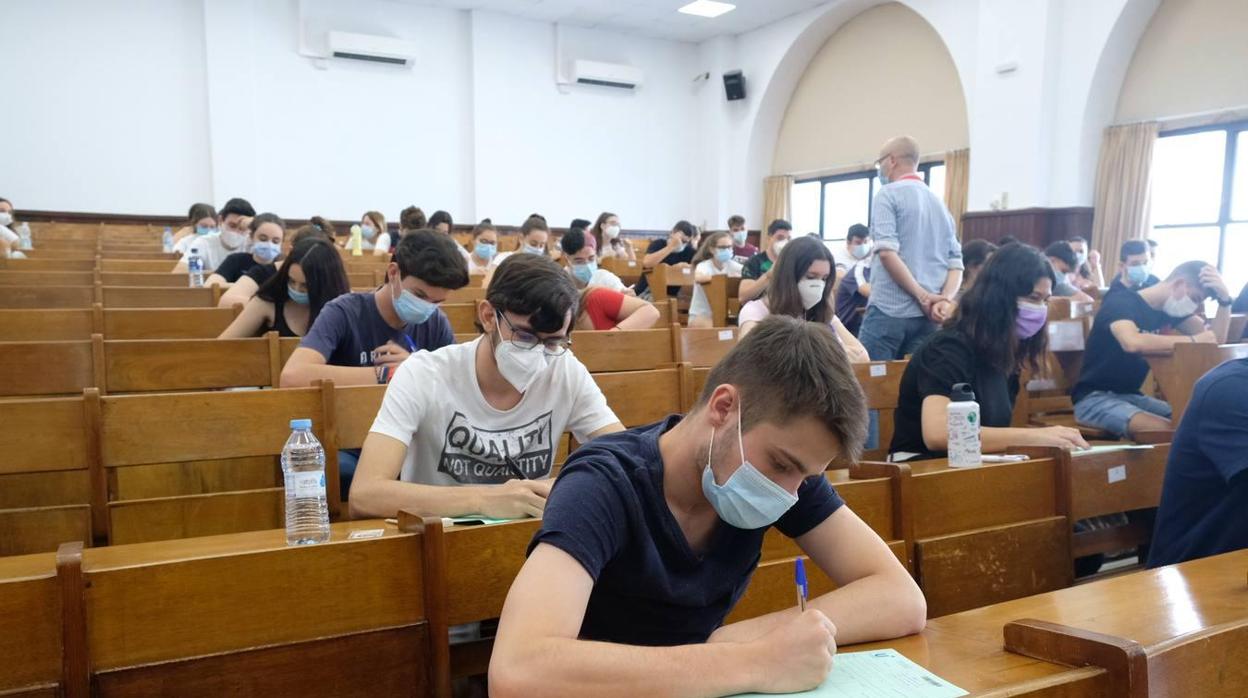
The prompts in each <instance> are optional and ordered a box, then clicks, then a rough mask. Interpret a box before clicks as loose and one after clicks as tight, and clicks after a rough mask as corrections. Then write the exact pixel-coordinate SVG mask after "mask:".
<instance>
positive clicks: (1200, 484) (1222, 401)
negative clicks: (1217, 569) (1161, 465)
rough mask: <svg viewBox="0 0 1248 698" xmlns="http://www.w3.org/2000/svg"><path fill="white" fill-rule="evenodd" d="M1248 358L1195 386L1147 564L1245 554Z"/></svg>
mask: <svg viewBox="0 0 1248 698" xmlns="http://www.w3.org/2000/svg"><path fill="white" fill-rule="evenodd" d="M1244 395H1248V359H1235V360H1233V361H1228V362H1226V363H1224V364H1222V365H1221V366H1218V367H1217V368H1215V369H1213V370H1212V371H1210V372H1209V373H1206V374H1205V376H1204V377H1203V378H1201V379H1200V380H1198V381H1196V386H1195V387H1194V388H1193V389H1192V399H1191V402H1189V403H1188V404H1187V411H1186V412H1184V413H1183V420H1182V421H1181V422H1180V423H1179V429H1178V431H1176V432H1175V434H1174V443H1172V444H1171V445H1170V458H1169V459H1168V460H1167V462H1166V478H1165V481H1164V483H1163V484H1162V488H1161V508H1159V509H1158V510H1157V523H1156V526H1155V528H1154V530H1153V543H1152V547H1151V549H1150V551H1149V555H1148V566H1149V567H1158V566H1160V565H1170V564H1173V563H1176V562H1183V561H1184V560H1193V559H1196V558H1200V557H1206V556H1209V555H1217V554H1218V553H1225V552H1230V551H1232V550H1239V549H1241V548H1248V399H1245V398H1244Z"/></svg>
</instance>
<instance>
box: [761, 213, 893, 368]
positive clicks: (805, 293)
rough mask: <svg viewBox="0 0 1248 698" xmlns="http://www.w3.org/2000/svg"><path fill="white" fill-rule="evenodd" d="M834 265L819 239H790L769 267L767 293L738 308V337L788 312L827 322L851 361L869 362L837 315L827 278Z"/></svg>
mask: <svg viewBox="0 0 1248 698" xmlns="http://www.w3.org/2000/svg"><path fill="white" fill-rule="evenodd" d="M835 268H836V260H835V259H834V258H833V257H832V253H831V252H829V251H828V248H827V247H826V246H824V244H823V242H822V241H820V240H819V239H817V238H813V237H810V236H809V235H807V236H804V237H800V238H795V239H793V240H792V241H790V242H789V243H788V244H787V245H786V246H785V247H784V251H783V252H782V253H781V254H780V258H779V259H778V260H777V261H776V265H775V267H774V268H772V269H771V283H770V284H768V286H767V291H766V294H765V295H764V296H763V297H762V298H759V299H758V300H753V301H750V302H749V303H746V304H745V305H744V306H742V307H741V313H740V314H739V315H738V316H737V323H738V324H739V325H740V326H741V336H742V337H744V336H745V335H747V334H749V332H750V330H752V329H754V326H755V325H757V324H758V323H759V322H760V321H761V320H763V319H764V318H766V317H767V316H769V315H788V316H789V317H795V318H799V319H802V320H806V321H808V322H818V323H821V324H824V325H828V326H829V327H831V328H832V330H833V331H835V332H836V336H837V338H839V339H840V340H841V346H843V347H845V355H846V356H848V357H849V360H850V361H852V362H859V361H869V359H868V358H867V350H866V349H865V348H863V346H862V343H861V342H859V341H858V338H857V337H855V336H854V335H853V333H852V332H850V331H849V330H848V329H846V328H845V325H844V324H843V323H841V321H840V319H839V318H837V317H836V308H835V305H834V302H833V300H832V283H831V281H830V279H831V278H832V275H833V273H834V272H833V270H834V269H835Z"/></svg>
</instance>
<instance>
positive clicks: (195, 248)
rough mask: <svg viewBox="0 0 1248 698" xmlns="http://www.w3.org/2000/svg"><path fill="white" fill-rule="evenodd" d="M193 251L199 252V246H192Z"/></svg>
mask: <svg viewBox="0 0 1248 698" xmlns="http://www.w3.org/2000/svg"><path fill="white" fill-rule="evenodd" d="M191 252H199V248H198V247H192V248H191Z"/></svg>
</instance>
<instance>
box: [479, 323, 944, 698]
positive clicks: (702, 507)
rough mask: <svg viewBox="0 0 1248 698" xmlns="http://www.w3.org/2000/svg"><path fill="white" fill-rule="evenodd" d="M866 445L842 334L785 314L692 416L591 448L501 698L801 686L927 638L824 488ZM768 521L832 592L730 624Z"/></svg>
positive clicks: (537, 557) (886, 570)
mask: <svg viewBox="0 0 1248 698" xmlns="http://www.w3.org/2000/svg"><path fill="white" fill-rule="evenodd" d="M866 433H867V414H866V400H865V398H864V396H863V393H862V389H861V388H860V387H859V385H858V382H857V380H856V379H855V378H854V373H853V371H852V370H851V368H850V364H849V361H848V360H847V359H846V357H845V351H844V350H843V349H842V348H841V345H840V343H839V342H837V341H836V337H835V335H833V334H832V331H831V330H830V329H829V328H828V327H827V326H826V325H823V324H815V323H809V322H803V321H801V320H797V319H795V318H791V317H781V316H776V317H771V318H768V319H767V320H764V321H762V322H760V323H759V324H758V326H757V327H756V328H755V329H754V331H753V332H751V333H750V334H749V335H748V336H747V337H745V338H744V339H742V340H741V341H740V342H739V343H738V344H737V345H736V347H734V348H733V349H732V350H731V351H730V352H729V353H728V354H727V356H725V357H724V358H723V360H721V361H720V362H719V364H717V365H716V366H715V368H714V369H712V370H711V373H710V376H709V377H708V379H707V383H706V387H705V388H704V389H703V391H702V395H701V397H700V398H699V400H698V403H697V405H696V406H695V407H694V408H693V411H692V412H690V413H689V414H688V415H686V416H684V417H681V416H679V415H673V416H671V417H668V418H667V419H664V420H663V421H661V422H658V423H655V424H651V425H649V426H645V427H640V428H637V429H632V430H628V431H625V432H622V433H619V434H612V435H608V436H603V437H600V438H598V439H596V440H595V441H593V442H591V443H588V444H586V445H584V446H582V447H581V448H580V449H578V450H577V451H576V452H575V453H573V454H572V455H571V456H570V457H569V459H568V462H567V464H566V465H564V467H563V470H562V471H561V472H560V474H559V478H558V480H557V481H556V483H555V486H554V488H553V490H552V491H551V494H550V499H549V501H548V503H547V505H546V510H545V513H544V515H543V520H542V528H541V530H540V531H539V532H538V533H537V535H536V536H535V537H534V539H533V541H532V542H531V543H530V552H529V558H528V560H527V561H526V562H525V565H524V567H523V569H521V571H520V574H519V575H518V576H517V577H516V580H515V582H514V583H513V585H512V587H511V591H510V592H509V593H508V595H507V601H506V604H505V605H504V607H503V614H502V619H501V621H500V625H499V631H498V637H497V640H496V642H495V645H494V653H493V657H492V659H491V663H490V691H491V695H494V696H503V697H507V696H533V695H558V696H570V695H582V694H592V695H594V696H630V697H631V696H653V695H665V696H710V695H728V694H733V693H740V692H747V691H760V692H767V693H775V692H791V691H798V690H806V689H809V688H812V687H814V686H816V685H818V684H819V683H820V682H822V681H823V679H824V678H825V676H826V675H827V673H828V671H829V670H830V669H831V667H832V657H833V654H834V653H835V651H836V646H837V644H838V643H839V644H847V643H855V642H864V641H868V640H878V639H883V638H892V637H899V636H902V635H907V634H911V633H915V632H918V631H919V630H921V629H922V628H923V626H924V622H925V620H924V618H925V615H926V603H925V602H924V599H923V595H922V592H920V591H919V589H918V587H917V586H916V585H915V583H914V580H913V579H911V578H910V575H909V574H908V573H907V572H906V570H905V568H903V567H902V565H901V564H900V563H899V562H898V561H897V558H896V557H895V556H894V555H893V554H892V553H891V552H890V551H889V549H888V547H887V546H886V545H885V544H884V542H883V541H882V540H880V538H879V536H877V535H876V534H875V533H874V532H873V531H872V530H871V529H870V528H869V527H868V526H867V525H866V524H864V523H863V522H862V520H861V519H859V518H858V516H857V515H855V514H854V512H852V511H850V509H849V508H848V507H846V506H845V505H844V502H842V500H841V498H840V497H839V496H838V495H837V493H836V491H835V490H833V488H832V487H831V485H829V484H828V481H827V479H826V478H825V477H824V469H825V468H826V467H827V465H828V463H829V462H831V461H832V459H834V458H836V457H837V456H838V455H839V456H846V457H848V458H850V459H851V460H852V459H853V458H855V457H856V456H857V452H858V444H861V443H863V441H864V440H865V438H866ZM772 526H775V527H776V528H777V529H778V530H779V531H781V532H782V533H783V534H785V535H787V536H789V537H791V538H794V539H795V540H796V541H797V543H798V545H799V546H800V547H801V548H802V550H803V551H804V552H805V554H807V555H809V556H810V558H811V559H812V560H813V562H814V564H816V565H818V566H819V568H820V569H822V570H823V572H825V573H826V574H827V575H828V576H829V577H830V578H831V579H832V581H833V582H834V583H835V584H836V585H837V589H836V590H835V591H832V592H830V593H827V594H824V595H823V596H820V597H818V598H815V599H812V600H811V601H810V602H809V603H808V604H807V606H806V611H804V612H800V611H799V610H798V609H797V608H796V607H794V608H791V609H788V610H786V611H781V612H776V613H772V614H769V615H765V616H760V617H757V618H753V619H750V620H746V621H741V622H738V623H733V624H730V625H722V623H723V621H724V619H725V617H727V615H728V613H729V612H730V611H731V610H732V608H733V606H734V605H735V604H736V602H737V601H738V600H739V599H740V597H741V594H742V593H743V592H744V591H745V588H746V586H747V584H748V583H749V580H750V575H751V573H752V572H753V570H754V568H755V566H756V565H757V563H758V560H759V556H760V551H761V547H762V542H763V535H764V534H765V533H766V532H767V529H768V528H770V527H772Z"/></svg>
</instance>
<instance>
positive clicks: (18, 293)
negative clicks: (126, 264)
mask: <svg viewBox="0 0 1248 698" xmlns="http://www.w3.org/2000/svg"><path fill="white" fill-rule="evenodd" d="M3 288H4V292H3V293H0V308H53V309H64V308H90V307H91V306H92V305H93V304H95V303H102V304H103V305H104V307H105V308H215V307H217V305H218V304H219V301H220V300H221V294H222V293H223V289H222V287H220V286H208V287H204V288H189V287H185V286H184V287H178V288H161V287H144V286H104V285H101V284H95V285H92V286H16V285H15V286H5V287H3Z"/></svg>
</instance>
